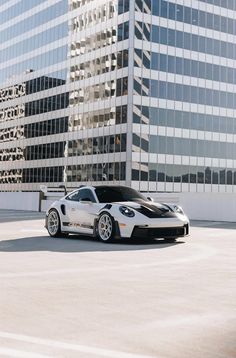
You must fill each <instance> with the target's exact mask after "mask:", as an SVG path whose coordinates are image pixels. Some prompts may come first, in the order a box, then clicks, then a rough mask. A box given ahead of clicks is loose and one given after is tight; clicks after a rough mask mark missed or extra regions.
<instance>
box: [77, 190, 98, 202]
mask: <svg viewBox="0 0 236 358" xmlns="http://www.w3.org/2000/svg"><path fill="white" fill-rule="evenodd" d="M79 194H80V198H79V200H81V199H89V200H91V201H92V203H96V200H95V197H94V195H93V193H92V191H91V190H90V189H81V190H80V191H79Z"/></svg>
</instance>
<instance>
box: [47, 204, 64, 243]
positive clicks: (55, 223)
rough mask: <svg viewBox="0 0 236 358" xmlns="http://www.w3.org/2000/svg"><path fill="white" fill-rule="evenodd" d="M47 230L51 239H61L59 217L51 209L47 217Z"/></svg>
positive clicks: (54, 210) (55, 211)
mask: <svg viewBox="0 0 236 358" xmlns="http://www.w3.org/2000/svg"><path fill="white" fill-rule="evenodd" d="M47 230H48V233H49V235H50V236H51V237H62V236H63V234H62V232H61V222H60V217H59V214H58V212H57V210H56V209H52V210H50V211H49V213H48V217H47Z"/></svg>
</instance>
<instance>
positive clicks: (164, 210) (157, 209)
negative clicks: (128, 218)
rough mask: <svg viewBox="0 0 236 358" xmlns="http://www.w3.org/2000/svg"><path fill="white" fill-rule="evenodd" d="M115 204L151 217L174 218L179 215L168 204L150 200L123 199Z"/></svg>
mask: <svg viewBox="0 0 236 358" xmlns="http://www.w3.org/2000/svg"><path fill="white" fill-rule="evenodd" d="M114 204H119V205H124V206H127V207H129V208H132V209H134V210H135V211H138V212H139V213H140V214H143V215H144V216H146V217H149V218H160V217H161V218H163V217H169V218H173V217H176V216H177V215H176V213H175V212H173V211H172V210H170V208H169V207H168V206H166V205H163V204H159V203H153V202H150V201H123V202H117V203H114Z"/></svg>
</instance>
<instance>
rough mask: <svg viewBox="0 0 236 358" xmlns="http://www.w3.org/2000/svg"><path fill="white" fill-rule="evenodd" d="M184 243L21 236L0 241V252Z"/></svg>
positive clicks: (156, 246)
mask: <svg viewBox="0 0 236 358" xmlns="http://www.w3.org/2000/svg"><path fill="white" fill-rule="evenodd" d="M180 244H184V241H175V242H171V243H168V242H166V241H165V240H161V239H158V240H153V239H152V240H147V239H143V240H142V239H139V240H132V241H131V240H122V241H121V240H120V241H117V242H114V243H103V242H99V241H97V240H95V239H93V238H91V237H85V236H69V238H56V239H55V238H50V237H49V236H35V237H23V238H19V239H14V240H5V241H0V252H32V251H51V252H64V253H70V252H78V253H79V252H99V251H100V252H105V251H108V252H109V251H135V250H150V249H152V250H153V249H164V248H168V247H171V246H175V245H180Z"/></svg>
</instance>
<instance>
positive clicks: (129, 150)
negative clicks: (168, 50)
mask: <svg viewBox="0 0 236 358" xmlns="http://www.w3.org/2000/svg"><path fill="white" fill-rule="evenodd" d="M134 3H135V2H134V1H130V9H129V65H128V103H127V144H126V185H128V186H131V174H132V135H133V84H134V25H135V10H134V9H135V4H134Z"/></svg>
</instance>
